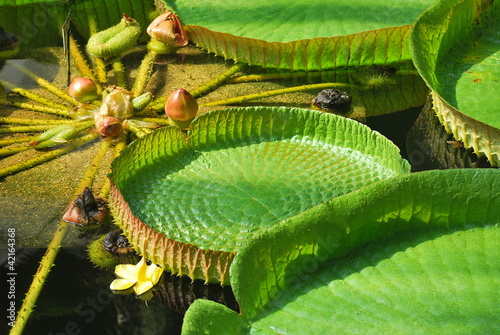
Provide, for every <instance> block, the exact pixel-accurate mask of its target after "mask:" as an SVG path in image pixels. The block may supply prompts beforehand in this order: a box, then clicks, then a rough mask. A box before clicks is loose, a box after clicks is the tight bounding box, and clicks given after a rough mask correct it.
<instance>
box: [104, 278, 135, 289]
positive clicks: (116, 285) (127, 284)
mask: <svg viewBox="0 0 500 335" xmlns="http://www.w3.org/2000/svg"><path fill="white" fill-rule="evenodd" d="M135 283H137V281H135V280H128V279H115V280H113V281H112V282H111V285H109V288H110V289H111V290H113V291H123V290H127V289H129V288H131V287H132V286H133V285H134V284H135Z"/></svg>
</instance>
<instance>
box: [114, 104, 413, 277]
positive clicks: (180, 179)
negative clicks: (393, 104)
mask: <svg viewBox="0 0 500 335" xmlns="http://www.w3.org/2000/svg"><path fill="white" fill-rule="evenodd" d="M112 171H113V172H112V174H111V176H110V177H111V181H112V195H111V204H112V210H113V212H114V216H115V218H116V220H117V223H118V225H120V226H121V227H122V228H123V230H124V232H125V234H126V235H127V236H128V237H129V239H130V240H131V243H132V244H133V245H135V246H136V247H137V248H138V250H139V251H140V252H141V254H143V255H144V256H145V257H147V258H148V259H150V260H151V261H153V262H155V263H157V264H160V265H161V266H162V267H163V268H164V269H166V270H169V271H172V272H173V273H176V274H179V275H187V276H190V277H191V278H195V279H203V280H205V281H207V282H222V283H224V284H228V283H229V273H228V269H229V264H230V263H231V262H232V259H233V257H234V255H235V254H236V253H237V252H238V250H239V249H240V248H241V246H242V245H244V244H245V243H247V241H248V240H249V239H251V238H252V237H254V236H256V235H257V234H258V233H259V232H261V231H263V230H266V229H268V228H269V227H271V226H273V225H275V224H278V223H279V222H281V221H283V220H285V219H286V218H289V217H293V216H295V215H297V214H298V213H301V212H304V211H305V212H307V211H309V210H310V209H311V208H313V207H314V206H316V205H318V204H320V203H323V202H325V201H327V200H330V199H331V198H333V197H336V196H339V195H342V194H345V193H348V192H351V191H354V190H356V189H358V188H359V187H361V186H363V185H367V184H371V183H373V182H375V181H378V180H381V179H385V178H389V177H392V176H395V175H399V174H403V173H407V172H408V164H407V162H406V161H404V160H403V159H401V157H400V155H399V150H398V148H397V147H395V146H394V144H393V143H392V142H390V141H388V140H387V139H386V138H384V137H383V136H381V135H380V134H378V133H376V132H374V131H372V130H370V129H369V128H367V127H365V126H363V125H361V124H360V123H358V122H355V121H353V120H350V119H347V118H343V117H339V116H335V115H333V114H326V113H320V112H316V111H311V110H304V109H293V108H264V107H258V108H241V109H229V110H222V111H213V112H209V113H206V114H202V115H201V116H200V117H199V118H197V119H196V120H195V121H194V122H193V123H192V125H191V128H190V131H189V134H188V137H187V141H186V138H185V135H184V133H183V132H181V131H180V130H178V129H176V128H164V129H160V130H157V131H155V132H154V133H153V134H151V135H149V136H146V137H144V138H143V139H140V140H138V141H136V142H134V143H132V144H131V145H130V146H129V147H128V148H127V149H126V150H124V152H123V153H122V154H121V155H120V157H119V158H117V159H116V160H115V161H114V162H113V165H112Z"/></svg>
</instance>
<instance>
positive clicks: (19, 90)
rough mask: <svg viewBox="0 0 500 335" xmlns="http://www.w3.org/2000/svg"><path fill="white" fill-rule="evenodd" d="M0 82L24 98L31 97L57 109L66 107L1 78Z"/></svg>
mask: <svg viewBox="0 0 500 335" xmlns="http://www.w3.org/2000/svg"><path fill="white" fill-rule="evenodd" d="M0 82H1V83H2V84H3V85H4V86H5V87H7V88H9V89H10V90H11V91H12V92H13V93H17V94H19V95H22V96H23V97H26V98H28V99H31V100H33V101H36V102H39V103H41V104H44V105H45V106H48V107H52V108H58V109H62V110H66V109H68V107H67V106H64V105H62V104H59V103H57V102H53V101H52V100H49V99H46V98H44V97H42V96H40V95H38V94H36V93H33V92H30V91H28V90H25V89H24V88H20V87H16V86H15V85H13V84H11V83H9V82H6V81H4V80H1V81H0Z"/></svg>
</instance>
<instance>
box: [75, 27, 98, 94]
mask: <svg viewBox="0 0 500 335" xmlns="http://www.w3.org/2000/svg"><path fill="white" fill-rule="evenodd" d="M69 47H70V51H71V57H72V58H73V61H74V62H75V64H76V67H77V68H78V71H80V73H81V75H82V76H84V77H86V78H88V79H90V80H92V81H93V82H94V83H95V84H96V85H97V92H98V93H99V94H101V93H102V86H101V85H100V84H99V82H98V81H97V78H96V76H95V74H94V71H92V68H91V67H90V66H89V64H88V63H87V60H86V59H85V57H84V56H83V54H82V52H81V50H80V46H79V45H78V43H77V42H76V40H75V39H74V38H73V36H71V37H70V39H69Z"/></svg>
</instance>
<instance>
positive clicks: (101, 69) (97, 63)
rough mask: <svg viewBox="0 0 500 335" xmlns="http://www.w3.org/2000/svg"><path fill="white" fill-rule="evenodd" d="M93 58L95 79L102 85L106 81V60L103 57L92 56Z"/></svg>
mask: <svg viewBox="0 0 500 335" xmlns="http://www.w3.org/2000/svg"><path fill="white" fill-rule="evenodd" d="M92 59H93V60H94V69H95V72H96V73H97V80H98V81H99V83H100V84H101V85H104V84H105V83H106V81H107V79H108V78H107V72H106V62H104V59H102V58H99V57H92Z"/></svg>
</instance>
